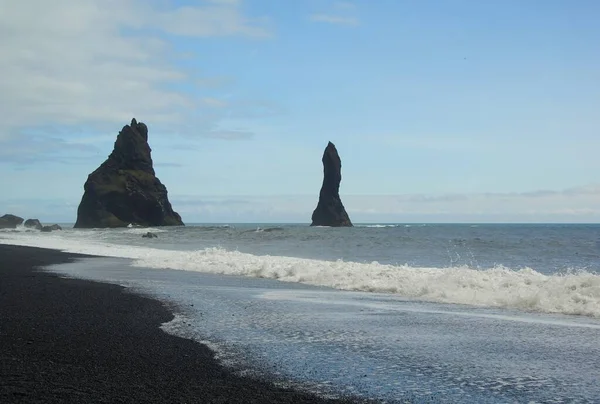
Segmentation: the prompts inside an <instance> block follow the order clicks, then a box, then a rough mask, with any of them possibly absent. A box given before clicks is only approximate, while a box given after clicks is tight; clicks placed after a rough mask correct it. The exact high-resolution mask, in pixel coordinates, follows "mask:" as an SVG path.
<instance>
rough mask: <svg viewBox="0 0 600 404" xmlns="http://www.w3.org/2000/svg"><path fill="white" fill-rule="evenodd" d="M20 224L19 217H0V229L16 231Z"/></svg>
mask: <svg viewBox="0 0 600 404" xmlns="http://www.w3.org/2000/svg"><path fill="white" fill-rule="evenodd" d="M21 223H23V218H22V217H19V216H15V215H11V214H6V215H4V216H2V217H0V229H16V228H17V226H18V225H20V224H21Z"/></svg>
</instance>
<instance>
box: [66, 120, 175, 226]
mask: <svg viewBox="0 0 600 404" xmlns="http://www.w3.org/2000/svg"><path fill="white" fill-rule="evenodd" d="M151 152H152V149H150V146H149V145H148V127H147V126H146V125H145V124H143V123H142V122H137V121H136V120H135V118H134V119H132V120H131V124H130V125H125V126H124V127H123V129H122V130H121V132H119V135H118V136H117V140H116V142H115V148H114V150H113V152H112V153H111V154H110V156H108V159H107V160H106V161H105V162H104V163H102V165H100V167H98V168H97V169H96V171H94V172H93V173H91V174H90V175H89V176H88V179H87V181H86V182H85V185H84V194H83V198H81V203H80V204H79V208H78V209H77V222H76V223H75V227H79V228H94V227H95V228H104V227H126V226H128V225H129V224H132V225H139V226H182V225H183V222H182V221H181V217H180V216H179V214H177V212H174V211H173V208H172V207H171V204H170V203H169V200H168V198H167V188H166V187H165V186H164V185H163V184H162V183H161V182H160V181H159V179H158V178H156V176H155V174H154V168H153V166H152V157H151Z"/></svg>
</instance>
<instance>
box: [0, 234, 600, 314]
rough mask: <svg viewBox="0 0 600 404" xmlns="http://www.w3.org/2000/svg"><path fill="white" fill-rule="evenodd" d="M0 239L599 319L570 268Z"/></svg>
mask: <svg viewBox="0 0 600 404" xmlns="http://www.w3.org/2000/svg"><path fill="white" fill-rule="evenodd" d="M0 243H6V244H19V245H28V246H33V247H43V248H53V249H60V250H64V251H67V252H73V253H85V254H91V255H99V256H111V257H122V258H130V259H133V260H134V262H133V265H135V266H139V267H148V268H156V269H161V268H165V269H176V270H185V271H198V272H207V273H216V274H226V275H240V276H251V277H261V278H270V279H276V280H279V281H284V282H299V283H304V284H309V285H318V286H328V287H332V288H336V289H342V290H353V291H367V292H380V293H393V294H396V295H399V296H402V297H405V298H411V299H418V300H423V301H430V302H441V303H454V304H467V305H474V306H488V307H504V308H511V309H520V310H526V311H537V312H544V313H562V314H571V315H583V316H590V317H596V318H600V275H598V274H594V273H589V272H585V271H574V272H572V273H566V274H560V275H544V274H542V273H539V272H536V271H534V270H533V269H530V268H524V269H519V270H514V269H510V268H505V267H502V266H497V267H494V268H489V269H486V270H478V269H472V268H468V267H449V268H426V267H412V266H408V265H383V264H379V263H377V262H372V263H356V262H345V261H322V260H313V259H301V258H292V257H279V256H257V255H252V254H246V253H241V252H236V251H226V250H223V249H220V248H209V249H205V250H200V251H172V250H161V249H155V248H149V247H134V246H126V245H114V244H106V243H100V242H92V241H88V240H85V241H78V242H77V243H75V242H73V240H69V239H68V238H65V237H62V236H55V237H35V236H31V235H28V234H25V233H12V234H10V235H8V234H7V235H6V237H3V238H1V239H0Z"/></svg>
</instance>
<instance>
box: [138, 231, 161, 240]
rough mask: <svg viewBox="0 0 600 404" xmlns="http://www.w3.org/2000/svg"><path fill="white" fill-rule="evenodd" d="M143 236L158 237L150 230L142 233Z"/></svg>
mask: <svg viewBox="0 0 600 404" xmlns="http://www.w3.org/2000/svg"><path fill="white" fill-rule="evenodd" d="M142 237H143V238H158V236H157V235H156V234H155V233H152V232H151V231H149V232H148V233H146V234H142Z"/></svg>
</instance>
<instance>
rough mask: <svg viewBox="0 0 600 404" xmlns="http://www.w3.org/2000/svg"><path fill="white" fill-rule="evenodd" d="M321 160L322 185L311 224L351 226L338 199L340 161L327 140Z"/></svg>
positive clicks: (340, 171)
mask: <svg viewBox="0 0 600 404" xmlns="http://www.w3.org/2000/svg"><path fill="white" fill-rule="evenodd" d="M322 161H323V186H322V187H321V193H320V195H319V203H318V204H317V208H316V209H315V211H314V212H313V214H312V224H311V226H332V227H342V226H346V227H349V226H352V222H351V221H350V218H349V217H348V214H347V213H346V209H344V205H343V204H342V200H341V199H340V193H339V191H340V182H341V181H342V161H341V160H340V156H339V155H338V152H337V149H336V148H335V145H334V144H333V143H331V142H329V143H328V144H327V147H326V148H325V152H324V153H323V160H322Z"/></svg>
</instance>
